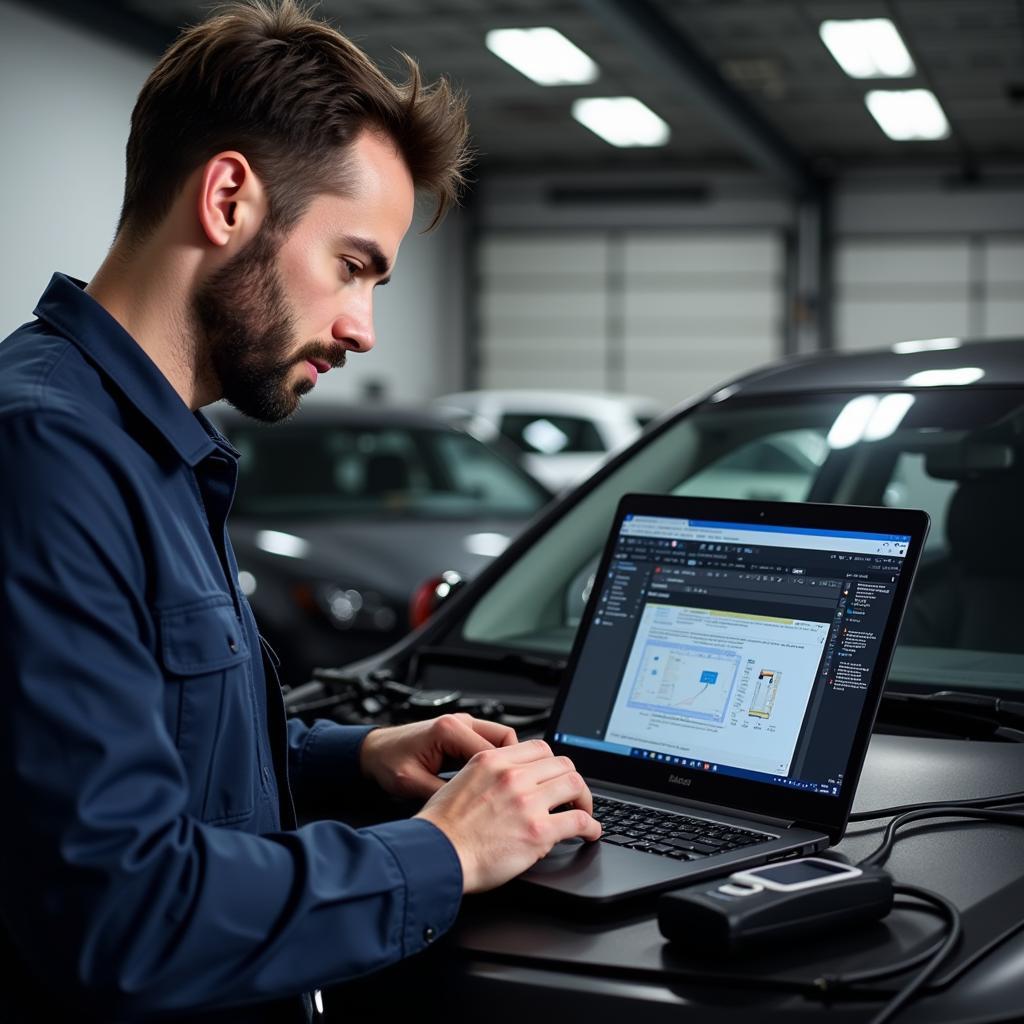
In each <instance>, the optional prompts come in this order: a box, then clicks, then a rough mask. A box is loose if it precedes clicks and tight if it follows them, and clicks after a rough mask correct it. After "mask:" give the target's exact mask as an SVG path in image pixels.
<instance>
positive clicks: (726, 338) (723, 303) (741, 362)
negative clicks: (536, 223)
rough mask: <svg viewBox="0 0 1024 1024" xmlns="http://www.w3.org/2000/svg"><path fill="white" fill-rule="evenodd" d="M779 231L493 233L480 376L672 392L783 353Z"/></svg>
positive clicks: (484, 289) (493, 382)
mask: <svg viewBox="0 0 1024 1024" xmlns="http://www.w3.org/2000/svg"><path fill="white" fill-rule="evenodd" d="M784 266H785V257H784V246H783V242H782V237H781V235H780V234H779V233H776V232H768V231H754V232H738V231H729V232H725V231H723V232H699V233H696V232H678V231H650V230H647V231H644V230H636V231H615V230H613V231H589V232H576V233H571V232H559V233H558V234H557V235H554V234H548V233H543V232H534V231H528V232H527V231H524V232H507V231H501V232H491V233H489V234H488V235H487V236H486V237H485V238H484V239H483V241H482V244H481V251H480V261H479V268H480V280H479V290H478V294H479V296H480V307H479V321H478V323H479V334H478V340H479V345H478V348H477V353H478V365H477V382H478V384H479V386H481V387H487V388H508V387H550V388H595V389H600V390H607V391H613V392H627V393H631V394H643V395H650V396H652V397H654V398H656V399H659V400H661V401H663V402H665V403H673V402H676V401H679V400H681V399H683V398H685V397H687V396H688V395H691V394H694V393H696V392H699V391H703V390H705V389H707V388H709V387H712V386H714V385H715V384H717V383H720V382H721V381H723V380H724V379H727V378H729V377H731V376H734V375H735V374H737V373H739V372H741V371H742V370H745V369H747V368H749V367H751V366H755V365H759V364H761V363H764V362H767V361H769V360H771V359H774V358H777V357H778V356H779V355H780V354H781V353H782V337H783V329H784V328H783V311H784V298H783V297H784Z"/></svg>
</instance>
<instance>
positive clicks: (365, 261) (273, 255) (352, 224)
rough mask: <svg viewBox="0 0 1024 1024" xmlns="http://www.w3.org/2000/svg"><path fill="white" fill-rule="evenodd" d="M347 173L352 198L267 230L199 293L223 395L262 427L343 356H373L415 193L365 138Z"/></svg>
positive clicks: (318, 204)
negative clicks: (379, 297)
mask: <svg viewBox="0 0 1024 1024" xmlns="http://www.w3.org/2000/svg"><path fill="white" fill-rule="evenodd" d="M349 168H350V181H351V189H350V193H351V194H350V195H347V196H344V197H342V196H336V195H320V196H318V197H317V198H316V199H314V200H313V202H312V204H311V205H310V207H309V209H308V210H307V211H306V213H305V214H304V215H303V216H302V218H301V219H300V220H299V222H298V223H297V224H296V225H294V226H293V227H292V228H291V229H290V230H289V231H288V233H287V234H285V235H283V236H282V235H277V234H275V233H273V232H270V231H269V230H267V229H265V228H264V229H263V230H261V231H260V232H259V234H258V235H257V236H256V237H255V238H254V239H253V240H252V242H250V244H249V245H248V246H247V247H246V248H245V249H244V250H242V251H241V252H240V253H239V254H238V255H237V256H235V257H234V259H232V260H230V261H229V262H228V263H227V264H225V266H224V267H222V268H221V269H220V270H219V271H217V272H216V273H215V274H213V275H212V276H211V277H210V278H209V279H208V280H207V281H206V282H204V284H203V285H202V286H201V288H200V289H199V291H198V292H197V295H196V299H195V315H196V320H197V323H198V326H199V330H200V332H201V338H200V344H201V345H202V346H203V347H204V348H205V350H206V352H207V354H208V357H209V360H210V364H211V366H212V368H213V372H214V373H215V375H216V377H217V379H218V382H219V384H220V390H221V392H222V394H223V396H224V398H225V399H227V401H228V402H230V403H231V404H232V405H233V406H235V408H237V409H238V410H239V411H241V412H243V413H245V414H246V415H248V416H252V417H254V418H255V419H259V420H264V421H267V422H273V421H276V420H281V419H284V418H285V417H286V416H288V415H290V414H291V413H292V412H294V411H295V409H296V407H297V406H298V403H299V399H300V398H301V396H302V395H304V394H306V392H308V391H310V390H312V388H313V386H314V385H315V384H316V381H317V377H318V375H319V374H321V373H326V372H327V370H329V369H331V368H332V367H336V366H343V365H344V363H345V354H346V352H349V351H353V352H367V351H369V350H370V349H371V348H372V347H373V343H374V333H373V301H372V300H373V289H374V287H376V286H377V285H379V284H385V283H386V282H387V280H388V277H389V274H390V272H391V268H392V267H393V266H394V263H395V259H396V257H397V255H398V247H399V245H400V244H401V241H402V239H403V238H404V237H405V233H406V232H407V231H408V229H409V224H410V222H411V221H412V213H413V202H414V189H413V183H412V179H411V177H410V175H409V171H408V168H407V167H406V165H405V162H404V161H403V160H402V158H401V156H400V155H399V154H398V153H397V152H396V150H395V149H394V148H393V146H392V145H391V143H390V142H388V141H386V140H383V139H381V138H379V137H378V136H376V135H372V134H370V133H364V134H363V135H361V136H360V137H359V138H358V139H357V140H356V142H355V143H353V146H352V151H351V155H350V162H349Z"/></svg>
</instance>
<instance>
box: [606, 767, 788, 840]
mask: <svg viewBox="0 0 1024 1024" xmlns="http://www.w3.org/2000/svg"><path fill="white" fill-rule="evenodd" d="M594 782H595V783H597V784H598V785H599V786H600V787H601V788H602V789H610V790H615V792H617V793H622V794H623V795H628V796H632V797H634V798H635V797H639V798H640V799H642V800H645V801H649V800H664V801H665V803H668V804H673V805H678V806H680V807H687V808H690V809H691V810H695V811H706V812H708V813H709V814H729V815H732V816H733V817H736V818H750V819H751V821H759V822H761V823H762V824H764V825H772V826H773V827H774V828H792V827H793V826H794V825H795V824H796V822H795V821H793V819H791V818H773V817H771V816H770V815H768V814H757V813H756V812H755V811H747V810H742V809H740V808H737V807H726V806H725V805H724V804H708V803H704V802H702V801H700V800H687V799H686V797H680V796H675V795H674V794H672V793H652V792H651V790H649V789H634V788H632V787H631V786H623V785H620V784H619V783H616V782H605V781H604V779H594Z"/></svg>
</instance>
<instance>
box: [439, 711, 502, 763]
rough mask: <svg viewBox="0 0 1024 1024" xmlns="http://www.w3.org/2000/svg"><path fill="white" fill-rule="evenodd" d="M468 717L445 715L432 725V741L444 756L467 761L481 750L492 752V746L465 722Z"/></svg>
mask: <svg viewBox="0 0 1024 1024" xmlns="http://www.w3.org/2000/svg"><path fill="white" fill-rule="evenodd" d="M466 719H469V721H470V722H471V721H472V719H470V718H469V716H468V715H446V716H445V717H443V718H439V719H437V720H436V722H435V723H434V726H433V729H432V733H433V736H432V738H433V740H434V742H435V743H436V744H437V745H438V747H439V748H440V750H441V751H442V752H443V753H445V754H451V755H453V756H455V757H461V758H463V759H464V760H466V761H468V760H469V759H470V758H471V757H472V756H473V755H474V754H478V753H479V752H480V751H481V750H493V749H494V744H493V743H491V742H490V741H489V740H488V739H487V738H486V737H484V736H481V735H480V733H478V732H477V731H476V730H475V729H474V728H473V727H472V726H471V725H470V724H469V723H468V722H467V721H466Z"/></svg>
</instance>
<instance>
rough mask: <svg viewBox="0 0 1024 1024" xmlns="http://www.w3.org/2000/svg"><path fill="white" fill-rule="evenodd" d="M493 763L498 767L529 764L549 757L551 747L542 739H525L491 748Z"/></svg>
mask: <svg viewBox="0 0 1024 1024" xmlns="http://www.w3.org/2000/svg"><path fill="white" fill-rule="evenodd" d="M489 756H490V757H492V758H493V759H494V760H493V764H494V765H495V766H499V767H505V766H506V765H513V764H530V763H531V762H532V761H540V760H541V759H543V758H551V756H552V755H551V748H550V747H549V746H548V745H547V744H546V743H545V742H544V741H543V740H525V741H524V742H522V743H513V744H512V745H511V746H508V747H497V748H492V750H491V754H490V755H489Z"/></svg>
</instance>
